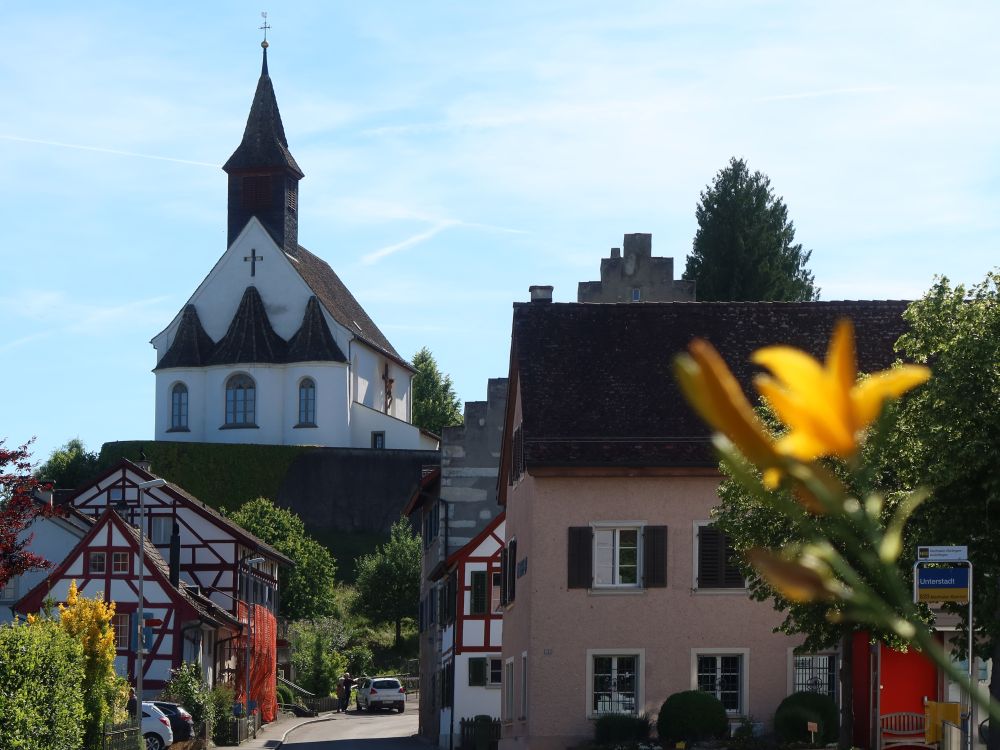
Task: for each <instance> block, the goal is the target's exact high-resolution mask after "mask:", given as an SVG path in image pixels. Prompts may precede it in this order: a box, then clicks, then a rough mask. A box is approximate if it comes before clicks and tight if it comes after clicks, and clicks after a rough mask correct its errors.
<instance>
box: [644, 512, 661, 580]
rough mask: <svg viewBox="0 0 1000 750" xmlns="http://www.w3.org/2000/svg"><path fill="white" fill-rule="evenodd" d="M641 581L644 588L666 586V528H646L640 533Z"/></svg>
mask: <svg viewBox="0 0 1000 750" xmlns="http://www.w3.org/2000/svg"><path fill="white" fill-rule="evenodd" d="M642 580H643V586H645V587H646V588H665V587H666V585H667V527H666V526H647V527H646V528H645V529H643V532H642Z"/></svg>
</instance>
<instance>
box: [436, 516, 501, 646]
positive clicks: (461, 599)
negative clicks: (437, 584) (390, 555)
mask: <svg viewBox="0 0 1000 750" xmlns="http://www.w3.org/2000/svg"><path fill="white" fill-rule="evenodd" d="M505 517H506V514H505V513H501V514H500V515H498V516H497V517H496V518H494V519H493V520H492V521H490V523H489V524H488V525H487V526H486V528H484V529H483V530H482V531H480V532H479V533H478V534H477V535H476V536H475V537H473V538H472V540H471V541H469V542H468V544H466V545H465V546H463V547H462V548H460V549H458V550H456V551H455V552H453V553H452V554H451V555H450V556H449V557H448V560H447V562H446V565H445V569H446V570H448V571H452V570H454V571H455V580H456V581H458V582H459V585H458V586H456V589H457V592H456V596H457V597H458V601H457V602H456V607H455V645H454V653H455V654H456V655H457V654H461V653H495V654H499V653H500V639H499V638H497V639H496V641H497V642H496V644H494V645H490V641H491V640H493V639H492V638H491V633H492V631H495V630H499V629H500V628H501V627H502V624H503V612H496V611H494V607H493V576H494V575H499V574H500V553H501V551H502V550H503V546H504V541H503V533H504V532H503V526H504V519H505ZM484 570H485V571H486V614H481V615H474V614H470V613H471V610H472V596H473V594H472V575H471V573H472V572H473V571H475V572H481V571H484ZM466 602H468V605H467V604H466ZM470 622H482V623H483V629H482V633H483V635H482V638H481V639H480V638H477V639H476V641H475V643H470V642H467V641H466V630H467V628H466V624H467V623H470Z"/></svg>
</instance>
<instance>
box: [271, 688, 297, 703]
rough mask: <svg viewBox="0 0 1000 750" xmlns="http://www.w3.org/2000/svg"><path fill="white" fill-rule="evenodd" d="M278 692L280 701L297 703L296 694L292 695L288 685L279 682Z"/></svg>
mask: <svg viewBox="0 0 1000 750" xmlns="http://www.w3.org/2000/svg"><path fill="white" fill-rule="evenodd" d="M276 692H277V693H278V703H284V704H289V703H295V696H294V695H292V691H291V689H290V688H289V687H288V686H287V685H282V684H280V683H279V684H278V687H277V688H276Z"/></svg>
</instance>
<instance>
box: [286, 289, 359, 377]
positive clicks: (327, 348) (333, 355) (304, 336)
mask: <svg viewBox="0 0 1000 750" xmlns="http://www.w3.org/2000/svg"><path fill="white" fill-rule="evenodd" d="M287 360H288V361H289V362H329V361H332V362H346V361H347V357H345V356H344V353H343V352H342V351H341V350H340V347H339V346H337V342H336V341H334V339H333V334H332V333H330V327H329V326H328V325H327V324H326V319H325V318H324V317H323V311H322V310H321V309H320V306H319V301H318V300H317V299H316V297H315V296H313V297H310V298H309V301H308V302H307V303H306V314H305V315H304V316H303V318H302V325H301V326H300V327H299V330H298V331H296V333H295V335H294V336H292V337H291V338H290V339H289V340H288V355H287Z"/></svg>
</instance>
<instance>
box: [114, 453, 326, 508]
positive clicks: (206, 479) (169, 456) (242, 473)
mask: <svg viewBox="0 0 1000 750" xmlns="http://www.w3.org/2000/svg"><path fill="white" fill-rule="evenodd" d="M140 449H141V450H143V451H145V453H146V458H147V459H148V460H149V461H150V463H152V465H153V471H154V472H155V473H156V475H157V476H160V477H163V478H164V479H169V480H170V481H171V482H173V483H174V484H177V485H179V486H181V487H183V488H184V489H185V490H186V491H187V492H189V493H190V494H192V495H194V496H195V497H196V498H198V499H199V500H201V501H202V502H204V503H206V504H208V505H211V506H212V507H213V508H220V509H221V508H225V509H226V510H236V509H237V508H239V507H240V506H241V505H242V504H243V503H244V502H246V501H247V500H252V499H253V498H255V497H269V498H271V499H272V500H273V499H275V498H277V497H278V488H279V487H280V486H281V480H282V479H284V477H285V474H287V473H288V469H289V467H290V466H291V465H292V461H293V460H295V458H296V456H298V455H299V454H301V453H304V452H306V451H308V450H310V449H309V448H308V447H304V446H297V445H235V444H230V443H174V442H157V441H155V440H148V441H147V440H125V441H120V442H115V443H105V444H104V445H103V446H102V447H101V455H100V457H99V458H98V465H99V467H100V470H101V471H104V470H106V469H108V468H110V467H112V466H114V465H115V464H116V463H118V461H119V460H120V459H122V458H127V459H130V460H132V461H137V460H138V459H139V451H140Z"/></svg>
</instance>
